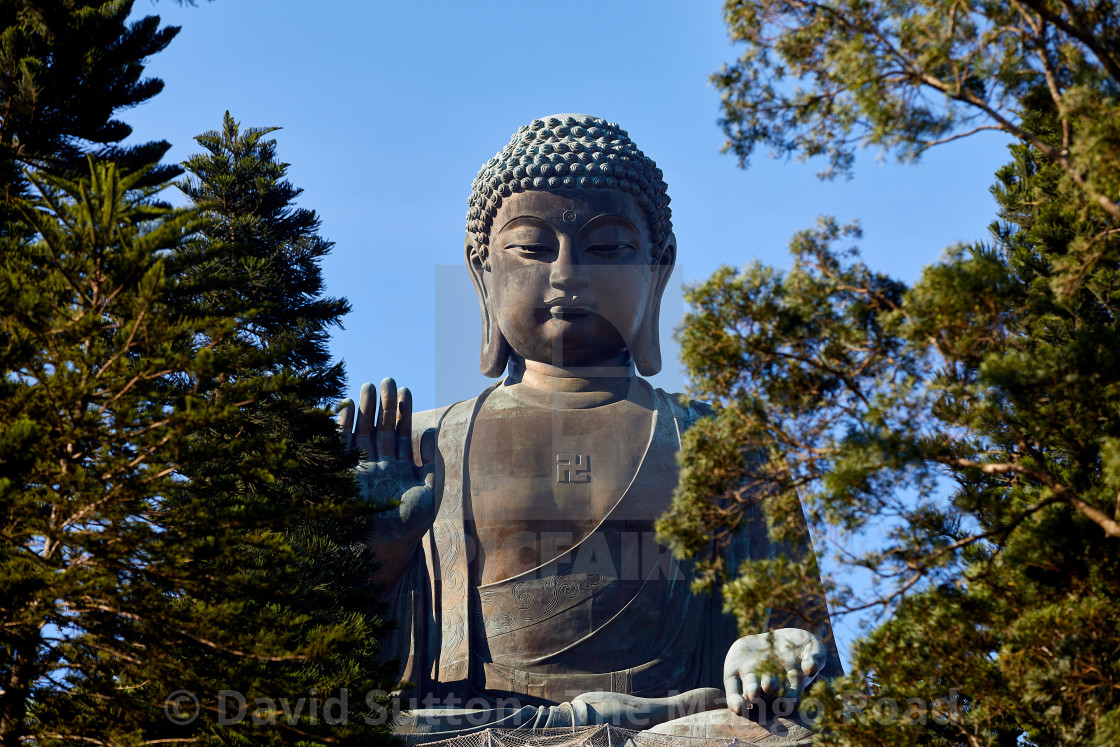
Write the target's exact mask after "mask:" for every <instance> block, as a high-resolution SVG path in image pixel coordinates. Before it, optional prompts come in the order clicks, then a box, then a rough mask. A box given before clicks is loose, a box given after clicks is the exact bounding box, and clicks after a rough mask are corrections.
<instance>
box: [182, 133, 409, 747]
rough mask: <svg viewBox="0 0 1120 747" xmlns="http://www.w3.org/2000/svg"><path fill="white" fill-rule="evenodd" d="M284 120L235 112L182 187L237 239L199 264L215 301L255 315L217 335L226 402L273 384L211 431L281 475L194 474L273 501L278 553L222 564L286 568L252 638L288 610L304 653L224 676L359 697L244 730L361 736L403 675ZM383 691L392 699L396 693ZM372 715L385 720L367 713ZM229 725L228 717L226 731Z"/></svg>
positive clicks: (249, 573) (192, 163)
mask: <svg viewBox="0 0 1120 747" xmlns="http://www.w3.org/2000/svg"><path fill="white" fill-rule="evenodd" d="M275 129H276V128H247V129H244V130H242V129H241V128H240V126H239V125H238V123H237V122H235V121H234V119H233V118H232V117H231V116H230V114H229V113H228V112H227V113H226V115H225V118H224V120H223V123H222V129H221V131H220V132H218V131H211V132H207V133H204V134H202V135H200V136H199V137H198V138H197V140H198V142H199V144H200V145H202V147H203V148H204V149H205V152H204V153H202V154H200V155H196V156H194V157H192V158H190V159H188V160H187V162H186V163H185V167H186V170H187V172H188V178H187V180H186V181H185V182H184V183H183V185H182V188H183V190H184V192H186V194H187V195H188V196H189V197H190V199H191V200H192V202H194V203H195V205H197V206H198V207H199V208H200V209H203V210H205V211H206V212H207V214H208V215H210V216H211V217H212V218H213V221H214V222H213V224H212V225H211V226H210V227H209V228H207V229H206V230H205V231H204V236H205V238H206V242H207V243H209V244H210V245H212V246H224V247H226V248H227V250H226V251H224V252H222V253H221V258H220V259H219V260H215V261H212V262H209V263H207V264H205V265H201V266H199V268H198V270H199V271H200V272H201V273H203V274H204V275H206V276H207V277H208V278H209V279H210V280H212V281H217V283H218V285H219V286H220V289H218V290H215V291H214V292H213V293H212V294H211V295H210V296H209V297H208V298H209V300H210V301H211V302H213V303H214V304H215V305H216V307H219V308H223V307H228V306H230V305H231V304H233V305H236V304H242V305H245V306H246V307H247V308H250V309H253V310H254V311H253V312H252V313H251V315H249V316H248V317H247V319H246V324H244V325H243V326H242V327H241V328H240V329H239V332H238V335H237V336H236V337H232V338H229V339H228V340H225V341H223V342H222V343H221V345H222V347H223V349H226V350H229V351H230V352H231V353H232V354H234V355H235V356H236V357H237V361H236V363H235V364H234V365H233V366H231V367H230V368H228V369H227V370H225V371H224V372H223V376H224V377H225V378H226V379H227V381H228V382H230V383H229V384H228V385H223V386H222V387H219V388H218V389H217V390H215V392H214V393H213V396H215V397H229V396H231V395H230V393H229V392H227V391H226V387H227V386H228V387H230V388H243V387H244V386H245V385H246V383H247V382H257V383H251V384H250V385H249V388H250V390H253V391H257V392H261V393H262V395H261V396H260V398H259V402H258V403H257V404H256V405H255V406H254V407H252V408H247V409H245V410H244V411H243V414H242V416H241V417H238V418H232V419H230V420H227V421H224V422H223V423H222V427H221V428H216V429H211V430H209V431H207V432H205V433H200V434H199V438H200V439H201V440H204V441H208V442H214V443H216V444H222V443H225V442H227V440H230V439H233V440H236V441H237V442H238V443H239V445H240V449H239V451H238V453H237V454H236V455H226V459H229V458H231V457H234V458H235V459H236V460H238V461H242V462H244V461H254V460H260V461H262V462H264V463H268V464H269V465H270V466H269V467H268V472H269V475H270V479H269V480H268V481H267V482H266V483H261V482H259V481H245V480H243V479H239V478H237V477H236V475H237V474H238V473H239V470H237V469H236V468H233V469H231V465H229V464H227V463H226V462H225V461H223V460H219V459H216V460H213V461H211V462H210V463H209V464H207V465H206V467H205V469H204V470H200V471H196V472H194V473H192V474H191V485H192V486H191V488H190V489H191V490H192V491H197V490H199V489H201V490H204V491H205V492H206V494H207V495H209V496H210V499H211V500H213V501H215V502H218V503H223V504H230V505H240V504H243V503H245V502H246V501H251V502H254V503H258V504H260V505H261V506H263V507H265V508H266V510H270V511H271V512H272V519H271V521H272V528H273V530H274V531H275V535H274V536H275V537H276V538H277V540H278V542H279V543H280V544H281V545H282V548H279V549H278V548H270V549H267V550H264V551H262V552H261V553H259V554H258V555H256V562H257V563H258V564H259V566H260V567H258V568H253V567H247V568H227V569H225V572H237V573H240V574H243V575H244V576H245V577H246V578H250V579H251V578H254V577H255V576H256V575H258V574H260V573H261V572H262V570H266V569H268V568H274V569H275V570H273V571H272V572H273V573H275V572H276V571H283V570H285V569H286V570H287V571H288V572H289V576H288V583H287V584H286V586H287V588H286V589H285V592H284V594H283V595H282V596H280V597H277V596H276V595H275V591H274V590H270V591H269V592H268V593H267V594H252V593H250V594H249V595H248V596H247V597H246V599H247V600H248V602H247V603H248V604H249V606H250V607H252V608H256V609H259V610H262V611H265V612H267V614H265V615H264V617H263V622H262V623H261V625H260V627H259V629H254V628H251V627H250V628H249V629H246V630H244V631H243V633H246V634H249V635H250V637H254V638H255V637H267V636H274V635H276V630H275V628H274V627H273V626H274V625H275V623H276V622H278V621H281V620H285V619H286V620H288V621H289V625H288V629H287V633H286V634H287V635H289V636H290V637H289V640H288V643H287V645H288V646H289V647H296V648H298V649H300V650H301V651H303V652H304V654H303V655H304V656H305V657H306V658H303V659H301V660H299V661H298V662H287V661H282V662H261V661H246V660H242V661H230V662H228V663H227V664H226V665H225V666H227V667H229V669H227V670H226V671H225V672H223V673H222V677H223V680H222V681H224V682H226V683H227V684H228V682H230V681H233V680H240V681H242V682H244V683H245V686H246V690H245V695H246V697H247V699H248V700H250V701H252V700H254V699H256V698H257V697H271V698H274V699H279V698H286V699H288V700H290V701H293V702H294V701H296V700H297V699H299V698H301V697H302V698H305V699H310V698H311V697H313V696H314V695H315V694H316V693H318V694H320V697H321V698H323V697H327V696H329V695H330V694H332V693H334V694H337V693H338V692H340V690H342V689H343V688H345V689H346V690H347V692H348V693H350V695H351V702H350V704H349V712H348V722H349V723H348V724H344V725H341V726H332V725H330V724H323V723H321V722H320V723H319V724H318V725H316V724H315V723H314V719H315V718H316V717H318V718H320V719H321V714H314V713H310V712H309V713H308V714H307V717H306V718H303V719H301V720H300V723H299V724H298V725H289V724H285V723H278V725H277V727H276V728H275V729H272V730H271V731H267V732H266V731H265V730H263V729H262V728H261V726H259V725H254V724H250V723H249V722H248V721H247V720H246V721H245V722H243V723H242V724H240V725H239V726H240V728H242V729H244V735H245V737H246V738H248V739H250V740H251V741H252V743H254V744H260V743H263V742H265V741H267V740H268V739H273V740H276V741H277V742H287V741H296V740H299V739H306V738H307V735H309V734H322V735H326V734H330V735H331V736H332V737H333V738H335V739H342V740H343V741H344V742H346V743H349V741H348V740H362V743H363V744H365V743H368V742H369V739H370V737H371V736H375V735H376V734H378V733H381V734H384V733H386V731H387V729H388V726H389V724H387V723H385V720H384V719H383V718H381V719H379V718H378V716H379V711H378V710H377V708H371V707H370V706H369V705H368V704H366V703H365V702H364V701H365V697H366V694H367V693H369V692H371V691H375V690H381V691H382V692H385V691H389V690H391V689H393V686H394V685H395V684H396V683H395V681H394V680H393V679H392V676H393V674H392V672H391V671H390V670H389V668H387V667H386V666H385V665H382V664H381V663H380V659H379V656H380V652H379V649H378V644H377V641H378V639H379V638H381V637H383V635H384V634H385V632H386V631H387V629H388V627H387V624H386V623H385V621H383V620H382V619H381V618H380V617H379V614H380V612H381V610H382V605H381V604H380V603H379V602H378V599H377V591H378V590H377V589H376V588H374V587H373V586H372V583H371V578H372V573H373V570H374V566H373V561H372V558H371V557H370V556H369V554H368V553H367V552H366V551H364V550H363V549H362V546H361V545H360V543H359V540H360V539H361V538H362V537H363V535H364V534H365V533H366V532H367V531H368V522H369V520H370V516H371V511H372V508H371V507H370V506H368V505H366V504H364V503H362V502H360V501H359V499H358V497H357V491H356V484H355V482H354V479H353V467H354V457H353V455H352V454H349V453H347V452H346V451H345V450H344V449H343V448H342V446H341V443H340V440H339V438H338V434H337V429H336V426H335V424H334V422H333V420H332V418H331V415H330V412H329V411H328V408H329V407H330V406H331V405H332V403H334V402H336V401H338V399H340V398H341V395H342V391H343V389H344V383H345V382H344V376H343V371H342V366H341V363H331V361H330V355H329V353H328V351H327V348H326V343H327V336H328V332H329V330H330V328H331V327H332V326H338V325H340V324H341V317H342V316H343V315H344V314H345V313H347V311H349V304H348V303H347V302H346V301H344V300H341V299H335V298H329V297H324V295H323V291H324V287H323V280H322V274H321V270H320V267H319V263H320V261H321V259H322V258H323V257H324V256H325V255H326V254H327V253H328V252H329V251H330V248H331V244H330V242H328V241H325V240H324V239H322V238H321V237H320V236H319V235H318V227H319V219H318V217H317V216H316V215H315V213H314V212H313V211H311V210H308V209H304V208H298V207H295V205H294V204H293V203H294V201H295V199H296V198H297V197H298V196H299V194H300V193H301V190H299V189H297V188H296V187H294V186H293V185H292V184H291V183H290V182H289V181H287V180H286V179H285V174H286V171H287V164H284V163H281V162H279V161H278V160H277V159H276V142H275V140H272V139H269V138H267V135H268V134H269V133H271V132H273V131H274V130H275ZM233 382H236V384H234V383H233ZM232 466H233V467H236V465H232ZM293 516H301V517H302V518H300V519H299V520H298V521H293V520H292V517H293ZM251 585H252V584H250V586H251ZM254 693H255V695H254ZM377 702H379V703H381V704H384V703H386V698H385V696H381V697H380V699H379V700H378V701H377ZM367 718H368V719H369V720H370V721H372V722H374V723H373V724H372V725H370V724H366V723H365V720H366V719H367ZM289 727H293V728H289ZM223 730H225V731H229V727H219V728H218V731H217V732H216V733H221V732H222V731H223ZM223 738H226V737H223Z"/></svg>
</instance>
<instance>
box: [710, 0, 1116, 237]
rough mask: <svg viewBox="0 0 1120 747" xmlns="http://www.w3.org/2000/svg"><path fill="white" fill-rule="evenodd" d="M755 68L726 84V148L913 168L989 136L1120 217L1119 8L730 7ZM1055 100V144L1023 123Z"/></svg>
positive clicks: (1086, 3)
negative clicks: (865, 159) (928, 152)
mask: <svg viewBox="0 0 1120 747" xmlns="http://www.w3.org/2000/svg"><path fill="white" fill-rule="evenodd" d="M725 17H726V20H727V24H728V27H729V29H730V33H731V37H732V39H733V40H735V41H738V42H744V43H745V45H746V49H745V51H744V52H743V54H742V56H741V57H740V58H739V59H738V60H737V61H736V62H735V63H734V64H733V65H730V66H726V67H725V68H724V69H723V70H722V71H721V72H720V73H718V74H717V75H715V76H714V77H713V80H714V82H715V83H716V86H717V87H718V88H719V89H720V91H721V92H722V96H723V125H724V129H725V131H726V133H727V135H728V143H727V147H728V148H729V149H730V150H732V151H734V152H735V154H736V155H737V156H738V157H739V159H740V162H741V163H744V164H745V163H746V162H747V161H748V160H749V158H750V156H751V154H752V153H753V152H754V150H755V148H756V147H757V146H759V145H762V146H767V147H770V148H772V149H773V151H774V152H775V153H777V154H781V155H792V154H797V155H799V156H802V157H814V156H822V157H824V158H825V159H826V160H827V162H828V168H827V171H826V172H825V173H826V174H835V173H842V172H846V171H848V170H849V169H850V168H851V166H852V162H853V157H854V153H855V150H856V148H858V147H861V146H865V145H877V146H881V147H882V148H883V149H885V150H888V151H895V152H897V153H898V155H899V156H900V157H902V158H904V159H909V158H917V157H918V156H919V155H920V154H921V153H922V151H924V150H925V149H926V148H928V147H930V146H931V145H934V144H937V143H940V142H945V141H947V140H950V139H953V138H957V137H962V136H964V135H968V134H972V133H974V132H977V131H979V130H1002V131H1004V132H1007V133H1010V134H1012V135H1014V136H1015V137H1017V138H1019V139H1021V140H1023V141H1024V142H1029V143H1030V144H1032V145H1033V146H1034V147H1035V148H1037V149H1038V150H1039V151H1040V153H1042V154H1043V155H1045V157H1046V158H1048V159H1049V160H1051V161H1053V162H1054V163H1056V164H1058V165H1059V166H1061V167H1062V169H1063V170H1064V171H1065V172H1066V174H1067V176H1068V177H1069V178H1071V179H1072V180H1073V181H1074V182H1075V183H1076V184H1077V185H1078V186H1079V187H1081V188H1082V189H1083V190H1085V192H1086V193H1087V194H1088V195H1089V196H1090V198H1091V199H1092V200H1093V201H1095V202H1097V203H1098V204H1099V205H1100V206H1102V207H1103V208H1104V209H1105V210H1106V211H1108V212H1109V213H1110V214H1111V215H1112V216H1113V217H1114V218H1120V202H1118V199H1117V197H1116V195H1117V193H1118V192H1120V175H1118V173H1117V170H1116V169H1115V164H1116V163H1117V162H1118V161H1120V118H1118V117H1117V113H1118V111H1120V108H1118V107H1120V104H1118V100H1117V95H1118V93H1120V89H1118V86H1120V21H1118V18H1120V7H1118V6H1117V4H1116V2H1115V0H1074V1H1071V2H1057V1H1056V0H1022V1H1021V2H1012V3H1008V2H1003V1H1002V0H985V1H984V2H975V3H961V2H958V1H957V0H923V1H922V2H898V1H897V0H824V1H814V0H727V2H726V3H725ZM1039 90H1041V91H1044V92H1045V95H1046V96H1047V98H1049V99H1050V101H1051V105H1052V107H1053V108H1054V110H1055V112H1056V113H1057V117H1058V121H1059V127H1058V135H1059V136H1058V137H1057V138H1056V139H1051V138H1046V137H1044V136H1043V133H1041V132H1038V131H1036V130H1035V129H1033V128H1032V126H1031V124H1030V123H1029V122H1026V121H1025V120H1024V118H1023V116H1022V109H1021V103H1022V101H1023V100H1024V99H1025V98H1026V97H1027V96H1028V95H1029V94H1030V93H1031V92H1034V91H1039Z"/></svg>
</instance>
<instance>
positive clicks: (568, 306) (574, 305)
mask: <svg viewBox="0 0 1120 747" xmlns="http://www.w3.org/2000/svg"><path fill="white" fill-rule="evenodd" d="M544 305H545V307H546V308H547V309H548V310H549V312H550V313H551V314H552V315H553V316H559V317H565V316H573V317H574V316H587V315H588V314H593V313H594V312H595V304H593V303H588V302H586V301H583V300H580V299H576V298H553V299H550V300H548V301H545V302H544Z"/></svg>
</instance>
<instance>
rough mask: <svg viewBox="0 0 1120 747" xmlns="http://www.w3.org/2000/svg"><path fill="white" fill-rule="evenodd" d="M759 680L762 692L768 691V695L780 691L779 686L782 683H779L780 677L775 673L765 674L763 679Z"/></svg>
mask: <svg viewBox="0 0 1120 747" xmlns="http://www.w3.org/2000/svg"><path fill="white" fill-rule="evenodd" d="M759 682H760V687H761V688H762V692H764V693H766V694H767V695H776V694H777V693H778V687H780V685H779V683H778V678H777V677H775V676H774V675H772V674H766V675H763V676H762V679H761V680H759Z"/></svg>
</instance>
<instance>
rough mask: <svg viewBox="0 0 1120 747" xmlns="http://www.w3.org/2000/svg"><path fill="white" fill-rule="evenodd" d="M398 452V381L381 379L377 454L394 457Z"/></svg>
mask: <svg viewBox="0 0 1120 747" xmlns="http://www.w3.org/2000/svg"><path fill="white" fill-rule="evenodd" d="M396 453H397V382H395V381H393V380H392V379H389V378H386V379H382V380H381V407H380V408H379V415H378V418H377V456H378V457H379V458H380V459H392V458H393V457H394V456H395V455H396Z"/></svg>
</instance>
